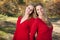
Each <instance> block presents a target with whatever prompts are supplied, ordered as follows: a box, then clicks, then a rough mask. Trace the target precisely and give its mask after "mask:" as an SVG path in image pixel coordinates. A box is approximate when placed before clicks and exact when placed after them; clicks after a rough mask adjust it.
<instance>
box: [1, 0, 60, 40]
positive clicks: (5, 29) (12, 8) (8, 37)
mask: <svg viewBox="0 0 60 40" xmlns="http://www.w3.org/2000/svg"><path fill="white" fill-rule="evenodd" d="M39 2H40V3H42V4H43V5H44V7H45V9H46V13H47V15H48V17H49V19H50V21H51V22H52V24H53V27H54V29H53V35H52V36H53V40H60V0H0V40H12V38H13V34H14V32H15V27H16V21H17V17H18V16H21V15H22V14H23V12H24V9H25V7H26V5H28V4H29V3H39Z"/></svg>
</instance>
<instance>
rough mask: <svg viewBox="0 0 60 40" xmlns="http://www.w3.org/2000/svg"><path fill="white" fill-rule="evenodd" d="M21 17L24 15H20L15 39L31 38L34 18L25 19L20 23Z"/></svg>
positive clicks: (25, 39) (24, 39) (27, 39)
mask: <svg viewBox="0 0 60 40" xmlns="http://www.w3.org/2000/svg"><path fill="white" fill-rule="evenodd" d="M21 18H22V17H18V20H17V24H16V31H15V33H14V37H13V40H29V38H30V37H29V33H30V27H31V25H32V24H33V21H34V18H30V19H29V20H25V21H24V22H23V23H21V24H20V21H21Z"/></svg>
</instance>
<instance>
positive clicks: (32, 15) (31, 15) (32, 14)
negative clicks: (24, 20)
mask: <svg viewBox="0 0 60 40" xmlns="http://www.w3.org/2000/svg"><path fill="white" fill-rule="evenodd" d="M29 5H32V6H33V7H35V5H34V4H33V3H30V4H28V5H26V7H27V6H29ZM22 16H24V13H23V14H22ZM34 16H35V14H34V9H33V11H32V13H31V14H30V15H29V18H30V17H34Z"/></svg>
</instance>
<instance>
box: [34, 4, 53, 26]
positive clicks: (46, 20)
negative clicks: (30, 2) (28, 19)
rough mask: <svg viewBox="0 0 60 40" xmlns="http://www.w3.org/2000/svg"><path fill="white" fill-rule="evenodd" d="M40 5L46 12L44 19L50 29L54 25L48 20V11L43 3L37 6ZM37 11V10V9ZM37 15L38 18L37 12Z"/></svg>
mask: <svg viewBox="0 0 60 40" xmlns="http://www.w3.org/2000/svg"><path fill="white" fill-rule="evenodd" d="M38 5H41V6H42V7H43V8H44V10H45V11H44V15H43V18H44V21H45V23H46V24H47V25H48V27H50V26H51V25H52V24H51V22H50V20H49V19H48V16H47V10H46V9H45V7H44V6H43V4H42V3H38V4H36V6H38ZM35 9H36V8H35ZM36 15H37V16H38V14H37V12H36Z"/></svg>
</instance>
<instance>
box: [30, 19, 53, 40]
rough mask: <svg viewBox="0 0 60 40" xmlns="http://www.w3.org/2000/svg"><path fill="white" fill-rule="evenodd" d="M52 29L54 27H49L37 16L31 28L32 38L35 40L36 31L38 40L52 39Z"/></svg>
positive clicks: (31, 39)
mask: <svg viewBox="0 0 60 40" xmlns="http://www.w3.org/2000/svg"><path fill="white" fill-rule="evenodd" d="M52 30H53V27H51V28H49V27H48V26H47V24H46V23H45V22H43V21H42V20H41V19H39V18H37V19H36V20H35V22H34V23H33V25H32V28H31V33H30V40H34V36H35V33H36V32H37V37H36V40H52Z"/></svg>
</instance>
